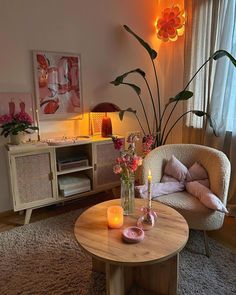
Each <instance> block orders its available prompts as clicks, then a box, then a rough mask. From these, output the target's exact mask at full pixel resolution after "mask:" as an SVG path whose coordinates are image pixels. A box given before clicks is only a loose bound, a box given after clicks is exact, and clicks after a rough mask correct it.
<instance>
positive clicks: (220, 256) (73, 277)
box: [0, 210, 236, 295]
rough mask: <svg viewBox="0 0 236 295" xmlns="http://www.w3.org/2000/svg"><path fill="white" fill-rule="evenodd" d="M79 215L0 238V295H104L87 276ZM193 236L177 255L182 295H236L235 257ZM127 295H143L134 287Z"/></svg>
mask: <svg viewBox="0 0 236 295" xmlns="http://www.w3.org/2000/svg"><path fill="white" fill-rule="evenodd" d="M80 213H81V210H76V211H71V212H69V213H66V214H64V215H59V216H57V217H52V218H49V219H46V220H43V221H39V222H36V223H32V224H29V225H25V226H22V227H19V228H16V229H13V230H11V231H8V232H4V233H1V234H0V295H105V276H104V275H103V274H97V273H93V272H92V271H91V258H90V257H89V256H88V255H87V254H85V253H84V252H83V251H82V250H81V249H80V248H79V246H78V244H77V242H76V240H75V238H74V234H73V227H74V223H75V220H76V219H77V217H78V216H79V215H80ZM209 240H210V241H209V243H210V248H211V252H212V254H211V257H210V258H207V257H206V256H205V255H204V242H203V236H202V234H201V233H200V232H191V234H190V239H189V242H188V244H187V246H186V248H185V249H184V250H183V251H182V252H181V255H180V278H179V294H180V295H183V294H184V295H192V294H199V295H204V294H206V295H218V294H219V295H233V294H236V254H234V253H232V252H230V251H229V250H228V249H226V248H224V247H223V246H221V245H220V244H218V243H217V242H215V241H214V240H212V239H209ZM130 294H132V295H135V294H137V295H139V294H145V295H149V294H148V292H145V293H143V290H140V289H139V288H138V286H136V287H134V288H133V289H132V290H131V292H130ZM117 295H119V294H117Z"/></svg>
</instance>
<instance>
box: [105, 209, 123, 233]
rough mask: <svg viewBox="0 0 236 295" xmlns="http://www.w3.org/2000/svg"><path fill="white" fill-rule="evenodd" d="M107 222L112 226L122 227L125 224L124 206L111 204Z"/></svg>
mask: <svg viewBox="0 0 236 295" xmlns="http://www.w3.org/2000/svg"><path fill="white" fill-rule="evenodd" d="M107 223H108V226H109V227H110V228H120V227H122V225H123V208H122V207H121V206H111V207H108V209H107Z"/></svg>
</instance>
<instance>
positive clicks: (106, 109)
mask: <svg viewBox="0 0 236 295" xmlns="http://www.w3.org/2000/svg"><path fill="white" fill-rule="evenodd" d="M120 110H121V109H120V108H119V107H118V106H117V105H115V104H114V103H110V102H102V103H99V104H97V105H96V106H95V107H93V108H92V110H91V112H92V113H105V116H104V117H103V119H102V130H101V134H102V137H109V136H111V135H112V124H111V118H109V117H108V116H107V113H113V112H119V111H120Z"/></svg>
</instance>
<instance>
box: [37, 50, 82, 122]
mask: <svg viewBox="0 0 236 295" xmlns="http://www.w3.org/2000/svg"><path fill="white" fill-rule="evenodd" d="M33 65H34V82H35V100H36V107H37V109H38V114H39V119H40V120H66V119H82V117H83V98H82V83H81V56H80V54H72V53H61V52H51V51H36V50H35V51H33Z"/></svg>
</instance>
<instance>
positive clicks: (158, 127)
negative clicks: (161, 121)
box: [151, 59, 161, 131]
mask: <svg viewBox="0 0 236 295" xmlns="http://www.w3.org/2000/svg"><path fill="white" fill-rule="evenodd" d="M151 61H152V66H153V70H154V74H155V80H156V86H157V102H158V116H159V118H160V117H161V101H160V89H159V82H158V77H157V71H156V67H155V64H154V61H153V59H151ZM159 129H161V126H158V124H157V131H158V130H159Z"/></svg>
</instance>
